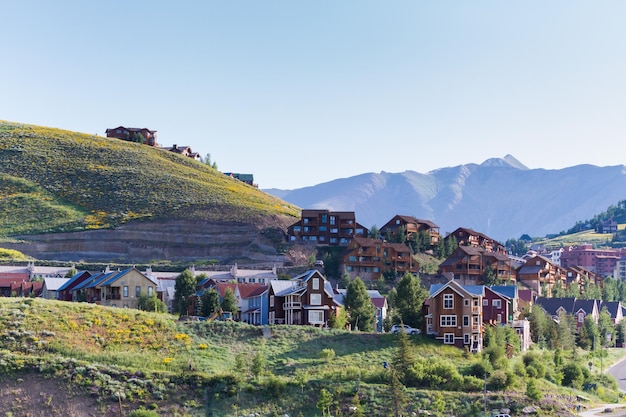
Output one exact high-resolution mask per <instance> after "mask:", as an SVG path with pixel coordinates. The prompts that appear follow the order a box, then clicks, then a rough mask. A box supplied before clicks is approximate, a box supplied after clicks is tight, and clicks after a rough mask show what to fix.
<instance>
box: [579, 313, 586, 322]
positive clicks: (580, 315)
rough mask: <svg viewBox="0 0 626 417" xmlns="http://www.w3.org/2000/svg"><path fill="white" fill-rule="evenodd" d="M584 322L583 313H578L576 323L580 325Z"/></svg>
mask: <svg viewBox="0 0 626 417" xmlns="http://www.w3.org/2000/svg"><path fill="white" fill-rule="evenodd" d="M584 321H585V313H578V322H579V323H582V322H584Z"/></svg>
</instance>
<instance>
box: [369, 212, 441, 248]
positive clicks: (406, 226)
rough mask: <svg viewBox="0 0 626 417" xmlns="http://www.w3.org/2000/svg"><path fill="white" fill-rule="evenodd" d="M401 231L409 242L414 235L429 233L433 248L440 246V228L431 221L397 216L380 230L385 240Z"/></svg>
mask: <svg viewBox="0 0 626 417" xmlns="http://www.w3.org/2000/svg"><path fill="white" fill-rule="evenodd" d="M400 231H402V233H404V234H405V236H404V238H405V240H407V241H408V240H409V238H410V237H411V235H412V234H418V233H420V232H424V233H428V235H429V236H430V244H431V246H436V245H438V244H439V239H440V234H439V226H437V225H436V224H435V223H433V222H431V221H430V220H421V219H417V218H415V217H413V216H404V215H401V214H398V215H395V216H394V217H393V218H392V219H391V220H389V221H388V222H387V223H385V225H384V226H383V227H381V228H380V235H381V236H382V237H383V238H387V237H386V236H387V235H389V236H395V235H396V234H397V233H398V232H400Z"/></svg>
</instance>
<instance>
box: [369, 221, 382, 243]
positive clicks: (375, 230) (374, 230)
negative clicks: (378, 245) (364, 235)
mask: <svg viewBox="0 0 626 417" xmlns="http://www.w3.org/2000/svg"><path fill="white" fill-rule="evenodd" d="M369 237H371V238H372V239H378V238H379V237H380V230H379V229H378V227H376V225H375V224H373V225H372V227H370V231H369Z"/></svg>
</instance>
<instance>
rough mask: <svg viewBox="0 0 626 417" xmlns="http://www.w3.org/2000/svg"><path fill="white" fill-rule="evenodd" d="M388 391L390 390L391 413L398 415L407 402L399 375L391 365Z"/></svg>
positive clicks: (398, 416) (396, 416)
mask: <svg viewBox="0 0 626 417" xmlns="http://www.w3.org/2000/svg"><path fill="white" fill-rule="evenodd" d="M389 391H390V392H391V400H392V404H393V415H394V416H395V417H400V416H402V410H403V409H404V407H405V405H406V403H407V396H406V392H405V387H404V385H403V384H402V381H401V380H400V375H399V374H398V372H397V371H396V370H395V369H394V368H393V367H392V368H391V369H390V370H389Z"/></svg>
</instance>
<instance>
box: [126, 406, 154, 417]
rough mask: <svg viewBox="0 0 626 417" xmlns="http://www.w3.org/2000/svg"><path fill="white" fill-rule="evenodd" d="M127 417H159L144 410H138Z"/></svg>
mask: <svg viewBox="0 0 626 417" xmlns="http://www.w3.org/2000/svg"><path fill="white" fill-rule="evenodd" d="M128 417H159V415H158V414H157V412H156V411H154V410H146V409H145V408H143V407H142V408H138V409H137V410H133V411H131V412H130V413H129V414H128Z"/></svg>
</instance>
